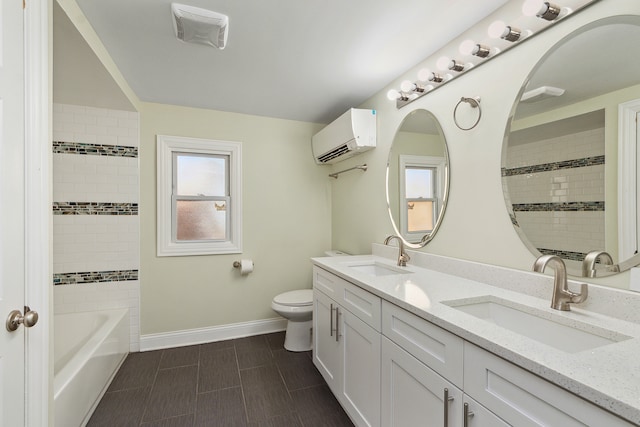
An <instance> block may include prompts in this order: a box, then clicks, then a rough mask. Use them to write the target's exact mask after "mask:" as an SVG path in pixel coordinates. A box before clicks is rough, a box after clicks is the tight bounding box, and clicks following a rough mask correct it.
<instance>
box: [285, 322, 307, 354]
mask: <svg viewBox="0 0 640 427" xmlns="http://www.w3.org/2000/svg"><path fill="white" fill-rule="evenodd" d="M312 323H313V322H312V321H311V320H307V321H304V322H294V321H291V320H289V321H288V322H287V332H286V334H285V338H284V348H285V349H287V350H289V351H309V350H311V342H312V336H311V328H312Z"/></svg>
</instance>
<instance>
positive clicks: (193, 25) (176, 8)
mask: <svg viewBox="0 0 640 427" xmlns="http://www.w3.org/2000/svg"><path fill="white" fill-rule="evenodd" d="M171 12H172V15H173V29H174V30H175V33H176V37H177V38H178V39H180V40H182V41H184V42H187V43H197V44H204V45H207V46H212V47H217V48H218V49H224V48H225V46H226V45H227V35H228V34H229V17H228V16H226V15H223V14H221V13H217V12H213V11H211V10H207V9H200V8H199V7H193V6H187V5H184V4H179V3H171Z"/></svg>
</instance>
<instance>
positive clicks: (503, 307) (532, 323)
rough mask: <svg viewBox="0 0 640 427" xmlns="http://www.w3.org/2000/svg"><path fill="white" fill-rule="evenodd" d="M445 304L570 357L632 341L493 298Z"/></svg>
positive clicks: (593, 327) (584, 324)
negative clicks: (560, 351) (605, 346)
mask: <svg viewBox="0 0 640 427" xmlns="http://www.w3.org/2000/svg"><path fill="white" fill-rule="evenodd" d="M443 304H445V305H448V306H450V307H452V308H455V309H456V310H460V311H462V312H464V313H467V314H470V315H472V316H474V317H476V318H478V319H482V320H484V321H486V322H490V323H492V324H494V325H497V326H501V327H503V328H505V329H508V330H510V331H512V332H515V333H517V334H520V335H523V336H525V337H528V338H531V339H533V340H535V341H538V342H540V343H543V344H546V345H549V346H551V347H554V348H556V349H558V350H562V351H564V352H567V353H578V352H581V351H585V350H591V349H594V348H597V347H602V346H604V345H608V344H613V343H616V342H620V341H624V340H627V339H630V338H631V337H629V336H626V335H622V334H620V333H618V332H615V331H610V330H607V329H604V328H600V327H598V326H594V325H591V324H588V323H583V322H580V321H578V320H575V319H571V318H569V317H566V316H559V315H555V314H553V313H549V312H546V311H543V310H539V309H536V308H533V307H528V306H526V305H522V304H518V303H514V302H511V301H508V300H504V299H501V298H497V297H493V296H484V297H478V298H470V299H463V300H453V301H443Z"/></svg>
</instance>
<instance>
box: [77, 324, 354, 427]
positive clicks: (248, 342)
mask: <svg viewBox="0 0 640 427" xmlns="http://www.w3.org/2000/svg"><path fill="white" fill-rule="evenodd" d="M283 344H284V332H279V333H274V334H267V335H258V336H253V337H247V338H239V339H234V340H227V341H220V342H215V343H209V344H201V345H195V346H188V347H180V348H171V349H165V350H156V351H149V352H144V353H132V354H130V355H129V356H128V357H127V359H126V360H125V362H124V364H123V365H122V367H121V368H120V371H119V372H118V373H117V374H116V377H115V378H114V380H113V382H112V383H111V386H110V387H109V389H108V390H107V393H106V394H105V395H104V397H103V398H102V401H101V402H100V404H99V405H98V407H97V408H96V411H95V412H94V414H93V417H92V418H91V420H90V421H89V423H88V426H109V427H111V426H123V425H130V426H152V425H153V426H157V425H166V426H168V425H171V426H185V427H187V426H188V427H192V426H213V425H233V426H274V427H275V426H278V427H279V426H291V427H295V426H304V427H307V426H321V425H323V426H326V425H331V426H336V427H340V426H345V427H347V426H353V424H352V423H351V421H350V420H349V418H348V417H347V415H346V414H345V412H344V411H343V410H342V408H341V407H340V405H339V403H338V402H337V400H336V399H335V398H334V396H333V394H332V393H331V391H330V390H329V388H328V387H327V385H326V384H325V382H324V380H323V379H322V376H321V375H320V373H319V372H318V371H317V370H316V368H315V366H313V362H312V360H311V353H310V352H305V353H291V352H288V351H286V350H284V348H283V347H282V346H283Z"/></svg>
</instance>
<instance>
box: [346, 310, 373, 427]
mask: <svg viewBox="0 0 640 427" xmlns="http://www.w3.org/2000/svg"><path fill="white" fill-rule="evenodd" d="M339 310H340V316H339V317H340V322H339V324H340V330H339V334H340V337H339V338H340V341H341V342H342V351H343V353H342V354H343V370H342V375H343V380H342V396H340V398H339V400H340V401H341V402H342V404H343V407H344V409H345V411H347V413H348V414H349V416H350V417H351V419H352V420H353V421H354V423H355V424H356V425H357V426H371V427H377V426H380V333H379V332H378V331H376V330H374V329H373V328H371V327H370V326H368V325H367V324H366V323H364V322H363V321H362V320H360V319H359V318H358V317H357V316H355V315H354V314H352V313H351V312H350V311H347V310H345V309H343V308H342V307H340V308H339Z"/></svg>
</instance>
